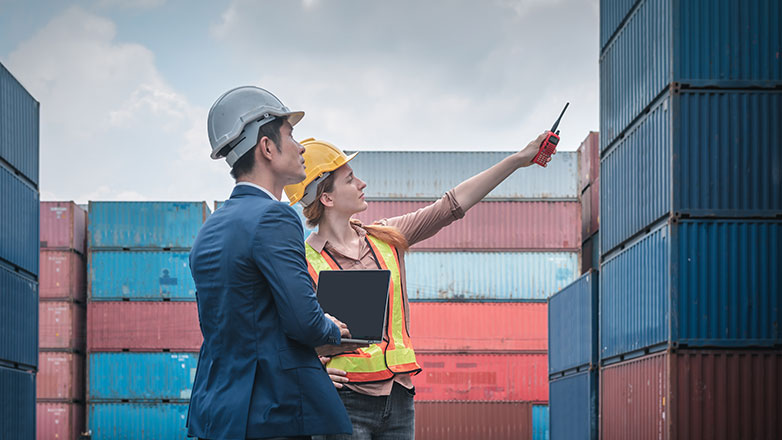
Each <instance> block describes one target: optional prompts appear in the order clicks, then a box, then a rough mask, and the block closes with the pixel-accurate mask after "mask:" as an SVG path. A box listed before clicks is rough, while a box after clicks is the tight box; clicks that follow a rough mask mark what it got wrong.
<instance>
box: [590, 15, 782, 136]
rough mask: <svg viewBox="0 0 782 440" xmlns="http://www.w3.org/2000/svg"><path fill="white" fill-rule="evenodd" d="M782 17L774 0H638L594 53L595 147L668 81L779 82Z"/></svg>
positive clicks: (727, 85)
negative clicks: (608, 40)
mask: <svg viewBox="0 0 782 440" xmlns="http://www.w3.org/2000/svg"><path fill="white" fill-rule="evenodd" d="M603 6H607V5H605V4H604V5H603ZM623 6H624V5H623ZM781 22H782V7H781V6H780V2H779V1H778V0H756V1H748V2H738V1H735V0H698V1H682V0H643V1H642V2H641V3H640V5H639V6H638V8H636V9H635V10H634V11H633V13H632V14H631V15H630V17H629V18H628V19H627V22H626V24H625V25H624V26H623V27H622V28H621V29H620V30H619V31H618V33H617V35H616V37H615V38H614V40H613V41H612V42H611V43H610V44H609V45H608V46H607V47H606V48H605V51H604V53H603V55H602V56H601V58H600V148H601V151H602V150H605V149H607V148H609V147H610V145H611V144H612V143H613V142H614V140H615V139H616V138H617V137H618V136H620V135H621V134H622V133H623V132H624V130H625V129H626V128H627V127H628V126H629V125H630V124H631V123H632V121H633V120H634V119H635V118H636V117H637V116H639V115H640V114H641V113H642V112H644V110H645V109H646V108H647V106H649V105H650V104H651V103H652V102H653V101H654V100H655V98H656V97H657V96H659V95H660V93H662V92H663V90H664V89H666V87H668V86H669V84H671V83H673V82H676V83H680V84H686V85H692V86H697V87H704V86H708V87H722V88H747V87H778V86H779V85H782V57H780V56H779V54H780V52H782V30H780V29H782V26H780V23H781ZM747 119H748V120H749V119H750V118H747ZM755 144H756V143H754V142H753V145H755Z"/></svg>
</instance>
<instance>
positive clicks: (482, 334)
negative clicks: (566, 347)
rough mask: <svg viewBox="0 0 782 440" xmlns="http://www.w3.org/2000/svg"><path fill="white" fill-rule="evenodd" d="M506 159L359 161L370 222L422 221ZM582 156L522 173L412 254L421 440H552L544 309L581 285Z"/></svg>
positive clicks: (496, 155)
mask: <svg viewBox="0 0 782 440" xmlns="http://www.w3.org/2000/svg"><path fill="white" fill-rule="evenodd" d="M509 154H510V153H507V152H482V153H475V152H464V153H456V152H443V153H436V152H362V153H360V154H359V155H358V156H357V157H356V158H355V159H354V160H353V161H352V162H351V166H352V167H353V169H354V171H355V174H356V175H357V176H358V177H360V178H362V179H364V180H365V181H366V182H367V188H366V189H365V190H364V193H365V195H366V199H367V201H368V204H369V207H368V209H367V210H366V211H365V212H363V213H361V214H359V215H357V217H358V218H359V219H360V220H362V221H364V222H372V221H375V220H378V219H382V218H388V217H393V216H397V215H402V214H406V213H409V212H413V211H416V210H417V209H420V208H422V207H425V206H427V205H428V204H430V203H432V202H433V201H434V200H437V199H438V198H440V197H441V196H442V195H443V194H444V193H445V192H446V191H448V190H450V189H451V188H453V187H455V186H456V185H458V184H459V183H460V182H462V181H463V180H466V179H467V178H469V177H471V176H473V175H475V174H477V173H479V172H481V171H483V170H484V169H487V168H489V167H490V166H492V165H494V164H496V163H498V162H499V161H500V160H502V159H503V158H505V157H507V156H508V155H509ZM577 166H578V160H577V154H576V153H567V152H561V153H558V154H557V156H555V158H554V161H553V162H552V163H551V164H550V165H549V167H548V168H545V169H544V168H541V167H538V166H534V167H529V168H525V169H522V170H519V171H517V172H516V173H514V174H513V175H512V176H511V177H510V178H508V179H507V180H506V181H505V182H504V183H502V184H501V185H500V186H498V187H497V188H496V189H495V190H494V191H492V192H491V193H490V194H489V196H488V197H487V198H486V199H485V201H483V202H480V203H478V204H477V205H476V206H474V207H473V208H472V209H471V210H470V211H468V212H467V214H466V216H465V217H464V218H463V219H461V220H459V221H457V222H455V223H454V224H452V225H450V226H447V227H446V228H444V229H443V230H442V231H440V232H439V234H437V235H435V236H434V237H431V238H429V239H426V240H423V241H421V242H420V243H418V244H416V245H414V246H413V247H412V248H411V250H410V252H409V253H408V254H407V255H406V257H405V258H406V271H407V293H408V295H409V299H410V302H411V303H410V318H411V319H410V321H411V325H410V334H411V336H412V342H413V346H414V348H415V350H416V354H417V358H418V361H419V363H420V364H421V366H422V367H423V372H422V373H421V374H419V375H417V376H415V377H414V384H415V386H416V438H421V439H431V438H471V439H472V438H532V436H533V435H535V436H536V437H535V438H547V433H548V407H547V403H548V378H547V363H548V360H547V354H546V346H547V324H546V321H547V305H546V300H547V298H548V297H549V296H550V295H551V294H553V293H555V292H556V291H558V290H559V289H561V288H562V287H564V286H566V285H568V284H570V283H571V282H572V281H573V280H574V279H576V277H577V276H578V272H579V267H578V251H579V249H580V246H581V236H580V230H579V221H580V212H581V208H580V205H579V203H578V199H577V197H578V189H577V174H578V170H577Z"/></svg>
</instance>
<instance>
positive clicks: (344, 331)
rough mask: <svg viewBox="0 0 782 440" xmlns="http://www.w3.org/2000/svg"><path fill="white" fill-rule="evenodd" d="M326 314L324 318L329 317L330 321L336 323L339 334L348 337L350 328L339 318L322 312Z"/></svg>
mask: <svg viewBox="0 0 782 440" xmlns="http://www.w3.org/2000/svg"><path fill="white" fill-rule="evenodd" d="M324 314H325V315H326V318H329V319H330V320H331V322H333V323H334V324H337V327H339V334H340V336H341V337H343V338H349V337H350V330H348V326H347V325H346V324H345V323H344V322H342V321H340V320H339V319H337V318H335V317H333V316H331V315H329V314H328V313H324Z"/></svg>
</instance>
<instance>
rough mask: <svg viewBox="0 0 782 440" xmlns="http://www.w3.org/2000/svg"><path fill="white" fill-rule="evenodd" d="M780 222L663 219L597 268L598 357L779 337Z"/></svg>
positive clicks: (755, 342)
mask: <svg viewBox="0 0 782 440" xmlns="http://www.w3.org/2000/svg"><path fill="white" fill-rule="evenodd" d="M781 253H782V221H760V220H700V221H695V220H684V221H674V222H666V223H663V224H662V225H660V226H658V227H656V228H655V229H654V230H652V231H651V232H650V233H649V234H647V235H645V236H643V237H642V238H640V239H639V240H638V241H637V242H634V243H632V244H631V245H629V246H628V247H627V248H626V249H625V250H623V251H622V252H619V253H618V254H616V255H615V256H613V257H610V258H608V259H606V260H605V261H604V263H603V265H602V267H601V271H600V347H601V354H600V357H601V361H603V363H605V361H613V360H619V359H620V357H624V358H629V357H632V356H636V355H642V354H645V353H647V352H649V351H654V350H656V349H664V348H666V347H668V346H670V347H676V346H698V347H707V346H711V347H747V346H769V345H774V344H779V343H781V342H782V331H781V329H780V323H782V308H781V307H780V305H781V304H780V303H782V299H781V298H780V292H782V282H780V267H782V259H780V254H781Z"/></svg>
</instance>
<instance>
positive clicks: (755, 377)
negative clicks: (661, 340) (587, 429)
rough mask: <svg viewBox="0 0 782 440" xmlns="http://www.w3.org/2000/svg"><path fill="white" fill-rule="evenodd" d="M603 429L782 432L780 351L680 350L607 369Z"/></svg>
mask: <svg viewBox="0 0 782 440" xmlns="http://www.w3.org/2000/svg"><path fill="white" fill-rule="evenodd" d="M600 393H601V395H600V411H601V413H602V414H603V416H602V417H601V433H602V437H603V438H604V439H606V440H610V439H626V438H637V439H658V438H662V439H672V440H674V439H691V438H708V439H716V440H723V439H724V440H728V439H737V438H758V439H777V438H780V436H782V418H780V417H779V414H780V411H782V353H779V352H778V351H776V352H775V351H735V350H720V351H710V350H681V351H677V352H674V353H669V352H665V353H659V354H653V355H650V356H646V357H643V358H640V359H634V360H631V361H626V362H623V363H620V364H617V365H612V366H610V367H606V368H604V369H603V370H602V373H601V378H600Z"/></svg>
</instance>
